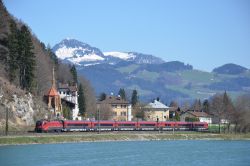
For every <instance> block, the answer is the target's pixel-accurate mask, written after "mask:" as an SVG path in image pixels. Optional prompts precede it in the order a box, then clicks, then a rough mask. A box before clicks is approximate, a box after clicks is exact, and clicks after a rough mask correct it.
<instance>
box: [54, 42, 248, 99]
mask: <svg viewBox="0 0 250 166" xmlns="http://www.w3.org/2000/svg"><path fill="white" fill-rule="evenodd" d="M64 44H65V43H64ZM71 44H72V43H71ZM73 44H74V43H73ZM84 44H85V45H84V46H88V47H91V48H86V49H88V50H91V51H89V53H94V54H95V53H96V54H98V56H100V57H101V58H103V59H102V60H94V61H87V62H84V63H83V62H81V63H79V65H78V64H77V70H78V73H79V74H80V75H83V76H85V77H86V78H87V79H88V80H89V81H90V82H91V84H92V85H93V87H94V88H95V91H96V95H98V94H100V93H102V92H105V93H111V92H113V93H115V92H118V91H119V89H120V88H124V89H125V90H126V91H127V92H129V93H130V92H131V91H132V90H133V89H136V90H138V92H139V94H140V99H141V100H143V101H151V100H152V99H154V98H157V97H160V98H161V100H162V101H165V102H167V103H169V102H170V101H172V100H176V101H180V102H182V101H190V100H194V99H196V98H200V99H207V98H209V97H211V96H212V95H214V94H216V93H218V92H224V91H227V92H228V93H231V94H233V95H237V94H240V93H250V71H249V70H248V69H247V68H245V67H242V66H239V65H235V64H233V65H232V64H229V65H227V64H225V65H222V66H219V67H217V68H215V69H221V68H222V69H223V70H225V71H227V68H229V69H228V70H229V71H230V72H229V73H226V72H224V73H223V71H222V72H220V71H219V72H218V71H216V70H215V69H214V70H213V72H205V71H201V70H197V69H194V68H193V66H192V65H190V64H185V63H183V62H180V61H170V62H165V61H163V60H162V59H160V58H157V57H155V56H153V55H148V54H141V53H137V52H117V51H112V52H104V53H103V52H101V50H99V49H98V48H96V47H92V46H90V45H88V44H86V43H84ZM64 46H65V45H62V47H64ZM65 47H66V46H65ZM78 47H83V44H82V43H80V45H77V46H74V45H71V46H69V47H68V48H69V49H73V48H78ZM58 48H59V47H58ZM94 49H98V51H100V52H98V51H96V50H94ZM54 50H56V49H55V47H54ZM57 50H58V49H57ZM79 51H80V50H78V51H75V52H74V51H73V52H74V54H77V53H78V54H80V53H79ZM71 53H72V52H71ZM82 56H84V53H83V54H82ZM69 57H74V55H70V56H69ZM75 57H77V55H75ZM59 58H60V57H59ZM61 60H63V61H65V59H63V58H61ZM71 63H72V62H71ZM75 64H76V63H75ZM232 71H233V72H235V71H238V74H235V73H234V74H232V73H231V72H232ZM236 73H237V72H236Z"/></svg>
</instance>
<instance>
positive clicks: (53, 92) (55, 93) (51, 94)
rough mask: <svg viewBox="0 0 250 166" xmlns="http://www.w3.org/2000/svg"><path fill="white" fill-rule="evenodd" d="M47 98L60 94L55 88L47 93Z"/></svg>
mask: <svg viewBox="0 0 250 166" xmlns="http://www.w3.org/2000/svg"><path fill="white" fill-rule="evenodd" d="M47 96H58V93H57V91H56V89H55V88H54V87H52V88H50V90H49V91H48V93H47Z"/></svg>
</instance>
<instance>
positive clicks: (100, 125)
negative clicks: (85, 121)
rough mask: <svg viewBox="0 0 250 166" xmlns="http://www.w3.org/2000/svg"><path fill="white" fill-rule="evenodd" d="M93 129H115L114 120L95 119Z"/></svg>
mask: <svg viewBox="0 0 250 166" xmlns="http://www.w3.org/2000/svg"><path fill="white" fill-rule="evenodd" d="M92 129H93V130H94V131H98V130H99V131H113V130H114V129H115V122H114V121H99V122H98V121H93V122H92Z"/></svg>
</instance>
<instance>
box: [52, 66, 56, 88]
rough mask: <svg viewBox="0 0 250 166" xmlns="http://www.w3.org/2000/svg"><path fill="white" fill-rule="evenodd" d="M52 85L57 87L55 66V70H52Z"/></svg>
mask: <svg viewBox="0 0 250 166" xmlns="http://www.w3.org/2000/svg"><path fill="white" fill-rule="evenodd" d="M52 87H53V88H56V81H55V68H54V66H53V71H52Z"/></svg>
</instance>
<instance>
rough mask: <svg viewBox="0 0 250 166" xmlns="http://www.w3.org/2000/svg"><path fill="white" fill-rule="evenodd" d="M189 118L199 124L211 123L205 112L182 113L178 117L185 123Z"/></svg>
mask: <svg viewBox="0 0 250 166" xmlns="http://www.w3.org/2000/svg"><path fill="white" fill-rule="evenodd" d="M190 118H196V119H197V120H199V122H207V123H208V124H211V123H212V117H211V116H210V115H208V114H207V113H206V112H200V111H193V110H189V111H186V112H184V113H182V114H181V116H180V119H181V121H186V120H187V119H190Z"/></svg>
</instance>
